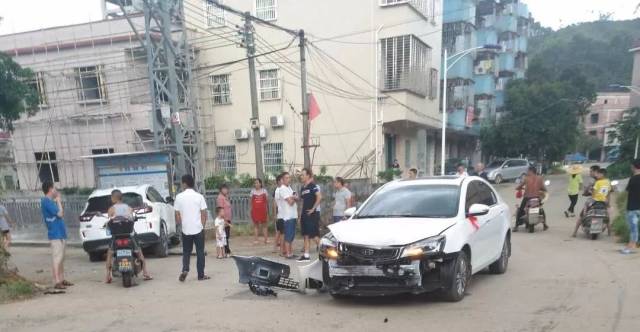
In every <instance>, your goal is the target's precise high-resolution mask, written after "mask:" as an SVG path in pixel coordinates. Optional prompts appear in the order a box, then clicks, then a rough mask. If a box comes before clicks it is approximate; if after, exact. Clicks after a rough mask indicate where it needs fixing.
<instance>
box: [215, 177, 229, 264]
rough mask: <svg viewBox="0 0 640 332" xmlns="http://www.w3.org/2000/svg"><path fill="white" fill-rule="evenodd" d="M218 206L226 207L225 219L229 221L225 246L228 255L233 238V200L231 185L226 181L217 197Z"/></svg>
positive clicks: (225, 228)
mask: <svg viewBox="0 0 640 332" xmlns="http://www.w3.org/2000/svg"><path fill="white" fill-rule="evenodd" d="M216 206H217V207H221V208H223V209H224V220H225V221H226V222H227V224H226V226H225V227H224V232H225V234H226V235H227V244H226V245H225V246H224V251H225V254H226V255H227V256H230V255H231V246H230V245H229V239H230V238H231V218H232V217H233V214H232V212H231V200H229V186H228V185H227V184H226V183H225V184H223V185H222V186H220V193H219V194H218V198H216Z"/></svg>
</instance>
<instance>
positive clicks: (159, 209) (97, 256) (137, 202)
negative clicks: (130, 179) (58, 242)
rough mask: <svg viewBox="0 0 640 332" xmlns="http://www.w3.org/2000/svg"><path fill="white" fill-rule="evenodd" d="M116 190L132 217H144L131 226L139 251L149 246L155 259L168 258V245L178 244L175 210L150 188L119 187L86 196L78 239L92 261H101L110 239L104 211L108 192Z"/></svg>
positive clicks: (106, 209) (108, 196) (109, 200)
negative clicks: (119, 192)
mask: <svg viewBox="0 0 640 332" xmlns="http://www.w3.org/2000/svg"><path fill="white" fill-rule="evenodd" d="M114 189H118V190H120V191H121V192H122V199H123V201H124V202H125V203H127V204H128V205H129V206H131V208H133V211H134V215H136V216H144V218H141V219H138V221H136V223H135V225H134V230H135V233H136V239H137V241H138V243H139V244H140V246H141V247H142V248H149V247H152V249H153V252H154V254H155V255H156V256H157V257H166V256H167V255H169V242H171V243H173V244H177V243H179V242H180V238H179V232H177V231H176V221H175V210H174V209H173V207H172V206H171V205H169V204H167V203H166V202H165V200H164V199H163V198H162V196H161V195H160V193H158V191H157V190H156V189H155V188H153V187H152V186H150V185H142V186H137V187H119V188H110V189H98V190H95V191H94V192H93V193H91V195H90V196H89V198H88V200H87V205H86V206H85V208H84V210H83V211H82V214H81V215H80V218H79V219H80V239H81V240H82V247H83V248H84V251H86V252H87V253H88V254H89V259H90V260H91V261H92V262H95V261H99V260H102V258H103V256H104V253H105V252H106V251H107V249H108V247H109V244H110V241H111V236H110V235H109V234H107V230H106V228H105V225H106V223H107V221H108V217H107V211H108V210H109V207H111V205H112V204H111V192H112V191H113V190H114Z"/></svg>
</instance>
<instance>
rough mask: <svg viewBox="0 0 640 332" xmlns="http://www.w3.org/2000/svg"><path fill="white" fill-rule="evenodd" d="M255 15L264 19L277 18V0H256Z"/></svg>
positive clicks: (272, 19)
mask: <svg viewBox="0 0 640 332" xmlns="http://www.w3.org/2000/svg"><path fill="white" fill-rule="evenodd" d="M256 17H258V18H260V19H263V20H265V21H275V20H277V19H278V0H256Z"/></svg>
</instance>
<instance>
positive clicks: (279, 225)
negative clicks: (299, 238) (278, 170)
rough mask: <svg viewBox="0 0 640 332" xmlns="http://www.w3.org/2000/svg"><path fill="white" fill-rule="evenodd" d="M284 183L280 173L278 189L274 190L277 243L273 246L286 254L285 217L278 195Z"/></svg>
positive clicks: (277, 250) (275, 251)
mask: <svg viewBox="0 0 640 332" xmlns="http://www.w3.org/2000/svg"><path fill="white" fill-rule="evenodd" d="M281 185H282V175H278V176H277V177H276V189H275V190H274V192H273V211H274V215H275V223H276V224H275V226H276V227H275V229H276V237H275V244H274V248H273V252H274V253H277V252H280V253H281V254H282V255H284V254H285V253H284V240H283V239H284V219H283V218H282V214H281V213H280V210H279V209H278V201H277V200H276V197H277V196H278V191H279V190H280V186H281Z"/></svg>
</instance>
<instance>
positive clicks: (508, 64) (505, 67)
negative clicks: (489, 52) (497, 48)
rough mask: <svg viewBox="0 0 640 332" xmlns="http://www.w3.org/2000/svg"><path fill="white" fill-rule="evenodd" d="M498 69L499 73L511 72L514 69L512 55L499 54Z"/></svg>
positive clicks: (507, 53) (506, 53) (508, 53)
mask: <svg viewBox="0 0 640 332" xmlns="http://www.w3.org/2000/svg"><path fill="white" fill-rule="evenodd" d="M498 68H499V71H500V72H504V71H509V72H513V71H514V69H515V58H514V56H513V53H510V52H505V53H500V55H499V57H498Z"/></svg>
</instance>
